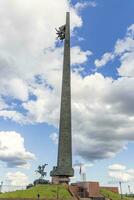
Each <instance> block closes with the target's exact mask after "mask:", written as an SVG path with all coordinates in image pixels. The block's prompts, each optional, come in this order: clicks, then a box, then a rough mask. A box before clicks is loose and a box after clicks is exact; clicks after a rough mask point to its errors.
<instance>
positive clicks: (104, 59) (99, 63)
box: [95, 53, 114, 67]
mask: <svg viewBox="0 0 134 200" xmlns="http://www.w3.org/2000/svg"><path fill="white" fill-rule="evenodd" d="M113 58H114V55H112V54H111V53H105V54H104V55H103V56H102V58H101V60H98V59H96V60H95V65H96V67H102V66H104V65H106V64H107V63H108V62H109V61H110V60H112V59H113Z"/></svg>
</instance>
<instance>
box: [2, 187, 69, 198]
mask: <svg viewBox="0 0 134 200" xmlns="http://www.w3.org/2000/svg"><path fill="white" fill-rule="evenodd" d="M57 191H58V196H59V199H72V197H71V195H70V193H69V192H68V190H67V189H66V187H65V186H62V185H58V186H57V185H37V186H36V187H32V188H29V189H27V190H17V191H15V192H5V193H3V194H0V198H35V199H36V198H37V194H40V198H45V199H57Z"/></svg>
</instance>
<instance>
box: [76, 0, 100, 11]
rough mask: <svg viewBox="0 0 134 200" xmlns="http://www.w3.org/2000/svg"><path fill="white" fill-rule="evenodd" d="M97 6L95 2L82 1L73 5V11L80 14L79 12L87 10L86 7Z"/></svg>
mask: <svg viewBox="0 0 134 200" xmlns="http://www.w3.org/2000/svg"><path fill="white" fill-rule="evenodd" d="M96 6H97V4H96V2H95V1H84V2H77V3H76V4H75V9H76V11H77V12H80V11H81V10H83V9H85V8H87V7H96Z"/></svg>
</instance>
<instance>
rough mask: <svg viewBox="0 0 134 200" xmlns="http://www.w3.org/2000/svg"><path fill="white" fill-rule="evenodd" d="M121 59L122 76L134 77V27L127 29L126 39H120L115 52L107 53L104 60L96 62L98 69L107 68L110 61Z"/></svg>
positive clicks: (120, 70)
mask: <svg viewBox="0 0 134 200" xmlns="http://www.w3.org/2000/svg"><path fill="white" fill-rule="evenodd" d="M116 57H119V60H120V62H121V66H120V67H119V69H118V72H119V75H121V76H133V75H134V67H133V66H134V25H133V24H132V25H131V26H130V27H128V29H127V33H126V36H125V37H124V39H118V40H117V41H116V43H115V47H114V51H113V52H111V53H110V52H107V53H105V54H104V55H103V56H102V58H101V59H100V60H99V59H96V60H95V65H96V67H102V66H105V65H106V64H107V63H108V62H109V61H111V60H113V59H115V58H116Z"/></svg>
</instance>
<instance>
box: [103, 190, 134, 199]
mask: <svg viewBox="0 0 134 200" xmlns="http://www.w3.org/2000/svg"><path fill="white" fill-rule="evenodd" d="M100 192H101V194H102V195H104V196H105V197H106V198H109V199H112V200H120V199H121V196H120V194H116V193H114V192H110V191H109V190H106V189H101V191H100ZM123 200H134V198H130V197H124V196H123Z"/></svg>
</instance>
